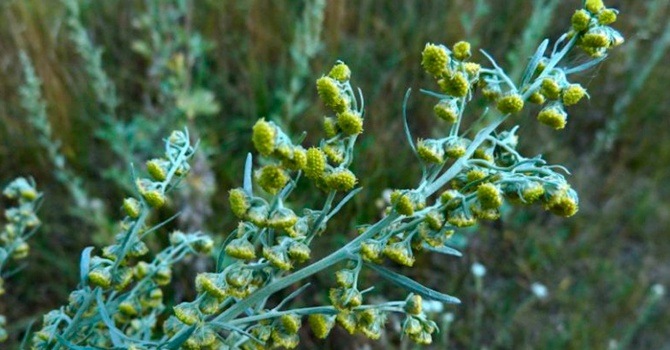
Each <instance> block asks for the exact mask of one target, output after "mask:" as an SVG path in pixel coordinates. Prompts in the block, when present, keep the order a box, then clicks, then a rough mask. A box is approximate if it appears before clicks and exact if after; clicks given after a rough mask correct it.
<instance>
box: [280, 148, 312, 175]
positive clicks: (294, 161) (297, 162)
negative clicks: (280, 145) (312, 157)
mask: <svg viewBox="0 0 670 350" xmlns="http://www.w3.org/2000/svg"><path fill="white" fill-rule="evenodd" d="M306 164H307V152H306V151H305V149H304V148H302V147H300V146H297V147H293V150H292V151H291V156H290V157H287V158H284V159H282V165H283V166H285V167H286V168H288V169H291V170H302V169H304V168H305V165H306Z"/></svg>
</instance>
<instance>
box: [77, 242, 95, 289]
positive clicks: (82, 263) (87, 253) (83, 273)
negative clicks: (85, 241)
mask: <svg viewBox="0 0 670 350" xmlns="http://www.w3.org/2000/svg"><path fill="white" fill-rule="evenodd" d="M92 251H93V247H86V248H84V250H83V251H82V252H81V259H80V260H79V280H80V281H81V283H82V284H86V280H87V278H88V272H89V271H88V268H89V266H90V263H91V252H92Z"/></svg>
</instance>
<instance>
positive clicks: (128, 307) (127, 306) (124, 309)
mask: <svg viewBox="0 0 670 350" xmlns="http://www.w3.org/2000/svg"><path fill="white" fill-rule="evenodd" d="M138 309H139V305H137V304H136V303H134V302H132V301H129V300H124V301H123V302H121V303H120V304H119V311H120V312H121V313H122V314H125V315H126V316H131V317H132V316H136V315H137V314H138V312H139V310H138Z"/></svg>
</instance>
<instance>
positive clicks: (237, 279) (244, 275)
mask: <svg viewBox="0 0 670 350" xmlns="http://www.w3.org/2000/svg"><path fill="white" fill-rule="evenodd" d="M252 279H253V274H252V272H251V270H249V269H243V268H238V269H234V270H232V271H229V272H228V273H227V274H226V282H228V284H229V285H230V286H232V287H234V288H241V287H245V286H247V285H249V284H250V283H251V280H252Z"/></svg>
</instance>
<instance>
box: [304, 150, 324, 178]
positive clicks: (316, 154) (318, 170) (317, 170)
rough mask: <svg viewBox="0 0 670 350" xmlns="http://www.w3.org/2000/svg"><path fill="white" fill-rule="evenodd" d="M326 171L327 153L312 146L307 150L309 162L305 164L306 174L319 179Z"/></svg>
mask: <svg viewBox="0 0 670 350" xmlns="http://www.w3.org/2000/svg"><path fill="white" fill-rule="evenodd" d="M325 171H326V155H325V154H324V153H323V151H321V150H320V149H319V148H316V147H312V148H310V149H308V150H307V163H306V165H305V176H307V177H308V178H310V179H312V180H316V179H319V178H321V177H322V176H323V174H324V172H325Z"/></svg>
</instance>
